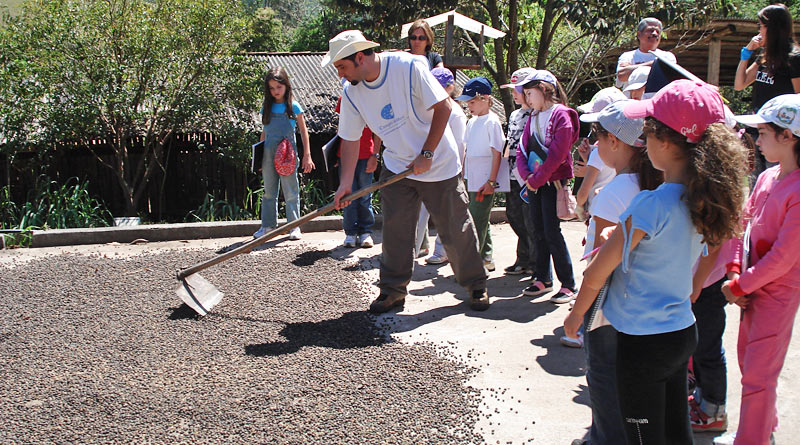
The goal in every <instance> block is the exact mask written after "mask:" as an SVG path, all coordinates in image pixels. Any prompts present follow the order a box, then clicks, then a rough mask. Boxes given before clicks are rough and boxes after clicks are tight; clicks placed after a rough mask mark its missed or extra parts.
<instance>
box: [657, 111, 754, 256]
mask: <svg viewBox="0 0 800 445" xmlns="http://www.w3.org/2000/svg"><path fill="white" fill-rule="evenodd" d="M644 132H645V134H653V135H655V137H656V138H658V139H659V140H667V141H669V142H672V143H673V144H675V145H677V146H678V147H680V148H681V149H682V150H683V152H684V155H685V156H686V159H687V163H686V171H687V178H686V194H685V196H684V199H685V200H686V203H687V205H688V207H689V213H690V215H691V218H692V223H693V224H694V226H695V227H696V228H697V231H698V232H699V233H700V234H702V235H703V241H704V242H706V243H708V244H709V245H712V246H717V245H720V244H721V243H723V242H724V241H726V240H728V239H730V238H732V237H734V236H738V235H739V233H740V231H741V225H740V223H739V218H740V216H741V212H742V208H743V206H744V201H745V197H746V196H745V189H744V183H743V181H744V180H745V179H746V177H747V176H746V172H745V167H746V164H747V161H746V156H745V149H744V146H743V145H742V143H741V141H740V140H739V138H738V137H737V136H736V134H735V133H734V132H733V131H731V130H730V129H728V127H726V126H725V125H724V124H722V123H715V124H711V125H709V126H708V128H707V129H706V131H705V132H704V133H703V136H702V139H701V140H700V142H698V143H697V144H693V143H690V142H687V141H686V137H685V136H683V135H681V134H680V133H678V132H677V131H675V130H673V129H672V128H670V127H668V126H666V125H665V124H663V123H661V122H660V121H658V120H656V119H654V118H650V117H648V118H646V119H645V125H644Z"/></svg>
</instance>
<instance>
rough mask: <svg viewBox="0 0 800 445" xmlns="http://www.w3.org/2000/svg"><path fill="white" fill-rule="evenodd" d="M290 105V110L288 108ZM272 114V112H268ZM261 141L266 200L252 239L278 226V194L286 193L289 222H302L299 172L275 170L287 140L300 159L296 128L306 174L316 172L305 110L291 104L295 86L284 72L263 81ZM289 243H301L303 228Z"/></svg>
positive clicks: (269, 73) (272, 72) (270, 74)
mask: <svg viewBox="0 0 800 445" xmlns="http://www.w3.org/2000/svg"><path fill="white" fill-rule="evenodd" d="M290 104H291V106H289V105H290ZM267 110H269V111H267ZM261 123H262V124H263V126H264V129H263V130H262V131H261V139H260V140H262V141H264V159H263V161H262V164H261V175H262V177H263V178H264V196H263V198H262V200H261V228H260V229H258V231H257V232H256V233H254V234H253V237H255V238H258V237H260V236H261V235H264V234H265V233H267V232H269V231H270V230H272V229H274V228H275V227H277V225H278V191H280V189H281V188H282V189H283V199H284V201H286V220H287V222H291V221H294V220H296V219H298V218H300V185H299V183H298V181H297V169H296V168H295V171H294V172H292V173H291V174H289V175H287V176H281V175H279V174H278V172H277V171H276V170H275V163H274V159H275V150H276V149H277V147H278V144H279V143H280V142H281V141H282V140H283V139H287V140H289V142H291V144H292V147H293V148H294V152H295V156H297V140H296V139H295V128H296V127H299V128H300V138H301V139H302V141H303V161H302V164H301V166H302V168H303V173H308V172H310V171H311V170H313V169H314V162H313V161H312V160H311V148H310V147H311V146H310V145H309V144H308V130H307V129H306V121H305V118H304V116H303V108H302V107H301V106H300V104H298V103H297V102H294V101H293V100H292V84H291V82H289V75H288V74H287V73H286V70H284V69H283V68H280V67H278V68H272V69H271V70H269V71H267V76H266V78H265V79H264V103H263V105H262V107H261ZM289 239H290V240H298V239H300V228H299V227H295V228H294V229H292V231H291V232H289Z"/></svg>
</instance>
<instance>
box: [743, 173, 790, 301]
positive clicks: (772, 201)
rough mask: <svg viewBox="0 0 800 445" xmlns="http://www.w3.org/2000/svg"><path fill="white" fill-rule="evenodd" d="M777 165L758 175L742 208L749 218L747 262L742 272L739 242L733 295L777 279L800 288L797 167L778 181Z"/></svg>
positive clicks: (748, 291)
mask: <svg viewBox="0 0 800 445" xmlns="http://www.w3.org/2000/svg"><path fill="white" fill-rule="evenodd" d="M779 173H780V166H775V167H772V168H770V169H768V170H766V171H764V173H762V174H761V175H760V176H759V177H758V181H756V186H755V188H754V189H753V194H752V195H750V199H748V200H747V205H746V206H745V209H744V217H745V220H748V219H750V221H751V228H750V246H751V247H750V262H749V267H748V268H747V270H744V271H742V270H741V265H742V253H743V249H742V242H741V241H739V242H738V243H737V244H736V246H735V248H734V251H733V260H732V261H731V263H729V264H728V271H729V272H737V273H740V274H741V275H739V277H738V278H737V279H735V280H733V281H731V291H732V292H733V294H734V295H736V296H742V295H748V294H751V293H753V292H754V291H756V290H757V289H761V288H762V287H764V286H766V285H768V284H769V283H772V282H776V281H779V282H780V283H781V284H783V285H785V286H790V287H793V288H796V289H797V288H800V169H798V170H795V171H794V172H792V173H791V174H789V175H788V176H787V177H785V178H783V179H782V180H780V181H778V174H779Z"/></svg>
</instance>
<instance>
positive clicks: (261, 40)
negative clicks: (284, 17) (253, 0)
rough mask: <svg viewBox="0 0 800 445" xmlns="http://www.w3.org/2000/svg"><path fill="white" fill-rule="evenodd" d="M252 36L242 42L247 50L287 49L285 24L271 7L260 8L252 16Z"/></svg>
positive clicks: (250, 26)
mask: <svg viewBox="0 0 800 445" xmlns="http://www.w3.org/2000/svg"><path fill="white" fill-rule="evenodd" d="M249 28H250V37H249V38H248V39H247V40H245V42H244V44H242V49H244V50H245V51H283V50H285V49H286V42H285V40H284V30H283V28H284V27H283V24H282V23H281V21H280V19H278V15H277V13H276V12H275V11H274V10H273V9H272V8H269V7H265V8H259V9H257V10H256V12H255V14H254V15H253V16H252V17H251V18H250V24H249Z"/></svg>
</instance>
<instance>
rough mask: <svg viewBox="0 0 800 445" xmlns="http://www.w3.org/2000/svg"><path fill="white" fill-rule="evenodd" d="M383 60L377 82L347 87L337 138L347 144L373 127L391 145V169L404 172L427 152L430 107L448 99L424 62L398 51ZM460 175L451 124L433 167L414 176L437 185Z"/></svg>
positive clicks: (386, 152)
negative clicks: (425, 145)
mask: <svg viewBox="0 0 800 445" xmlns="http://www.w3.org/2000/svg"><path fill="white" fill-rule="evenodd" d="M378 57H379V58H380V63H381V66H380V74H379V75H378V78H377V79H375V80H374V81H372V82H366V81H362V82H359V83H358V84H357V85H351V84H350V83H346V84H345V87H344V91H343V93H342V107H341V113H340V114H339V131H338V134H339V137H341V138H342V139H344V140H346V141H357V140H359V139H360V138H361V132H362V130H363V129H364V126H365V125H366V126H369V128H370V129H371V130H372V131H373V132H374V133H375V134H377V135H378V136H379V137H380V138H381V140H383V144H384V145H385V146H386V148H385V150H384V152H383V159H384V163H385V166H386V168H388V169H389V171H391V172H392V173H400V172H402V171H404V170H405V169H406V166H407V165H408V164H410V163H411V162H412V161H413V160H414V159H415V158H416V157H417V156H419V154H420V152H421V151H422V145H423V144H424V143H425V139H427V137H428V133H429V131H430V126H431V121H432V120H433V110H432V109H431V107H433V106H434V105H436V104H437V103H439V102H441V101H443V100H445V99H447V98H448V97H449V96H448V94H447V92H446V91H445V90H444V88H442V86H441V85H440V84H439V81H437V80H436V78H435V77H433V74H431V72H430V70H429V69H428V66H427V63H426V62H425V60H424V59H422V58H418V57H416V56H413V55H411V54H408V53H404V52H399V51H398V52H392V53H381V54H378ZM460 172H461V161H460V159H459V157H458V149H457V147H456V141H455V138H454V136H453V132H452V131H451V130H450V127H449V126H448V127H447V128H446V129H445V132H444V134H443V135H442V139H441V140H440V142H439V145H438V146H437V147H436V150H434V156H433V164H432V166H431V169H430V170H428V171H427V172H425V173H423V174H421V175H411V176H409V178H410V179H415V180H418V181H423V182H435V181H443V180H445V179H450V178H452V177H454V176H456V175H458V174H459V173H460Z"/></svg>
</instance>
